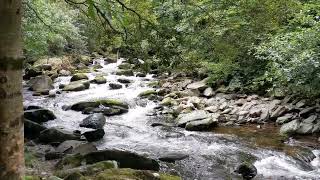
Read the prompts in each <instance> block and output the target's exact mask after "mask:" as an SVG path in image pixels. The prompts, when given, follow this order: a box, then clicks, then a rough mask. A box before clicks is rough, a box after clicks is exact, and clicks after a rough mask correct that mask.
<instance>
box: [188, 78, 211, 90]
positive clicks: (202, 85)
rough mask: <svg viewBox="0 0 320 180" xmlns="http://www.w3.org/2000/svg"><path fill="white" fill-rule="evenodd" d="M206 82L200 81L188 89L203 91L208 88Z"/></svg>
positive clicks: (190, 85)
mask: <svg viewBox="0 0 320 180" xmlns="http://www.w3.org/2000/svg"><path fill="white" fill-rule="evenodd" d="M207 87H208V86H207V83H206V80H202V81H198V82H194V83H191V84H189V85H187V89H197V90H199V91H203V90H205V89H206V88H207Z"/></svg>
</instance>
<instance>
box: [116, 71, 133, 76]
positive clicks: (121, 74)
mask: <svg viewBox="0 0 320 180" xmlns="http://www.w3.org/2000/svg"><path fill="white" fill-rule="evenodd" d="M116 75H118V76H133V75H134V74H133V71H132V70H118V71H117V72H116Z"/></svg>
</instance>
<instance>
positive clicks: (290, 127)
mask: <svg viewBox="0 0 320 180" xmlns="http://www.w3.org/2000/svg"><path fill="white" fill-rule="evenodd" d="M299 127H300V122H299V120H298V119H296V120H293V121H291V122H289V123H286V124H283V125H282V126H281V128H280V134H281V135H292V134H294V133H296V131H297V130H298V129H299Z"/></svg>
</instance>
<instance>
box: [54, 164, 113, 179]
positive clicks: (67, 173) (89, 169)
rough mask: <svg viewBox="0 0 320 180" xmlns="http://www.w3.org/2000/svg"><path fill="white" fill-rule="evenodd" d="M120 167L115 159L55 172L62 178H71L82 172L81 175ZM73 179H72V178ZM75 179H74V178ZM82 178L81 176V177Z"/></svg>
mask: <svg viewBox="0 0 320 180" xmlns="http://www.w3.org/2000/svg"><path fill="white" fill-rule="evenodd" d="M114 168H118V163H117V162H115V161H101V162H98V163H95V164H90V165H84V166H80V167H76V168H71V169H67V170H60V171H56V172H55V173H54V174H55V175H56V176H58V177H61V178H64V179H66V178H69V179H70V177H71V175H74V174H80V177H81V176H89V175H95V174H97V173H100V172H103V171H105V170H106V169H114ZM70 180H71V179H70ZM73 180H74V179H73ZM79 180H80V178H79Z"/></svg>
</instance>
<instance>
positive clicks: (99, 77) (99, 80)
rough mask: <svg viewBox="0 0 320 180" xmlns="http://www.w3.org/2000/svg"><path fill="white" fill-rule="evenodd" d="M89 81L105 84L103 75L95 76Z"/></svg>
mask: <svg viewBox="0 0 320 180" xmlns="http://www.w3.org/2000/svg"><path fill="white" fill-rule="evenodd" d="M91 82H93V83H96V84H105V83H107V80H106V78H105V77H103V76H96V77H95V78H94V79H93V80H92V81H91Z"/></svg>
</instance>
